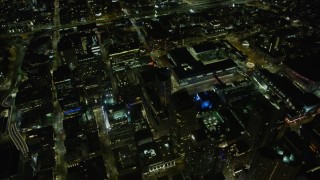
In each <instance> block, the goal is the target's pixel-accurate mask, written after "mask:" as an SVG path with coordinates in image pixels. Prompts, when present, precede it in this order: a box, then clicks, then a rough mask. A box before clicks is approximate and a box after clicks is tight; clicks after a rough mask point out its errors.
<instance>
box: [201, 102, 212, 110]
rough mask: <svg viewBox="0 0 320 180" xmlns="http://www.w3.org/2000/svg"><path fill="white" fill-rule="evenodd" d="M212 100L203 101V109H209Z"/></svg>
mask: <svg viewBox="0 0 320 180" xmlns="http://www.w3.org/2000/svg"><path fill="white" fill-rule="evenodd" d="M210 105H211V104H210V101H203V102H202V103H201V109H208V108H209V107H210Z"/></svg>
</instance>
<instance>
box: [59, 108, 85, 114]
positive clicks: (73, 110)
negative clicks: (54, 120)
mask: <svg viewBox="0 0 320 180" xmlns="http://www.w3.org/2000/svg"><path fill="white" fill-rule="evenodd" d="M80 109H81V108H80V107H79V108H74V109H69V110H67V111H64V112H63V113H64V115H69V114H72V113H74V112H77V111H80Z"/></svg>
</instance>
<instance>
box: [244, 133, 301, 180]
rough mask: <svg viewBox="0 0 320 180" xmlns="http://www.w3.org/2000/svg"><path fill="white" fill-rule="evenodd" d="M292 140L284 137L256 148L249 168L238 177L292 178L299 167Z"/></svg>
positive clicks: (299, 163) (280, 179)
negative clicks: (268, 144)
mask: <svg viewBox="0 0 320 180" xmlns="http://www.w3.org/2000/svg"><path fill="white" fill-rule="evenodd" d="M292 140H293V139H289V138H286V137H285V138H283V139H281V140H279V141H277V142H276V143H274V144H273V145H270V146H265V147H262V148H260V149H258V151H257V152H255V154H254V156H253V158H252V162H251V164H250V168H249V169H248V170H247V171H244V172H243V173H242V174H241V176H240V179H262V180H264V179H265V180H270V179H274V180H291V179H294V178H295V177H296V176H297V174H298V172H299V170H300V168H301V157H300V153H299V151H297V149H298V148H297V147H295V145H294V144H293V143H292V142H291V141H292ZM293 141H294V140H293Z"/></svg>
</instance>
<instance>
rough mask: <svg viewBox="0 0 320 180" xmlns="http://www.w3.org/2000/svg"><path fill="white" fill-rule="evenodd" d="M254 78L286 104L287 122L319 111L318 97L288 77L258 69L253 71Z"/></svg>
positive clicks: (297, 120)
mask: <svg viewBox="0 0 320 180" xmlns="http://www.w3.org/2000/svg"><path fill="white" fill-rule="evenodd" d="M255 78H256V79H258V81H259V83H260V85H261V86H262V87H265V88H266V89H270V90H271V91H272V92H273V93H274V94H275V95H276V96H277V97H278V98H279V99H280V100H281V101H283V102H284V103H285V104H286V106H287V107H288V113H287V117H286V119H285V121H286V122H287V123H294V122H299V121H302V120H304V119H306V118H308V117H309V116H310V115H314V114H316V113H319V107H320V106H319V105H320V100H319V98H317V97H316V96H315V95H314V94H311V93H304V92H302V91H301V90H300V89H298V88H297V87H296V86H295V85H294V84H292V82H291V81H290V80H289V79H288V78H286V77H284V76H280V75H277V74H272V73H270V72H269V71H268V70H266V69H260V70H259V71H258V72H257V73H255ZM261 83H262V84H261Z"/></svg>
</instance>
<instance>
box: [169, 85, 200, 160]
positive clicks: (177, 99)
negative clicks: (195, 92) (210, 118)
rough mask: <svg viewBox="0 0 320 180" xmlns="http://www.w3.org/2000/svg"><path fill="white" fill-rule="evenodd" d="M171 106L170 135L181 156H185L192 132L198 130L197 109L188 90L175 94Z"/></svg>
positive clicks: (172, 96)
mask: <svg viewBox="0 0 320 180" xmlns="http://www.w3.org/2000/svg"><path fill="white" fill-rule="evenodd" d="M170 105H171V107H170V118H171V119H170V121H171V128H170V135H171V137H172V141H173V144H174V146H175V148H176V149H177V150H178V152H179V154H180V155H181V156H185V153H186V151H187V149H186V148H187V142H188V141H189V140H190V138H191V132H192V131H194V130H195V129H196V128H197V123H196V107H195V104H194V102H193V100H192V97H191V96H190V95H189V93H188V92H187V91H186V90H180V91H177V92H175V93H173V94H172V95H171V103H170Z"/></svg>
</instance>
